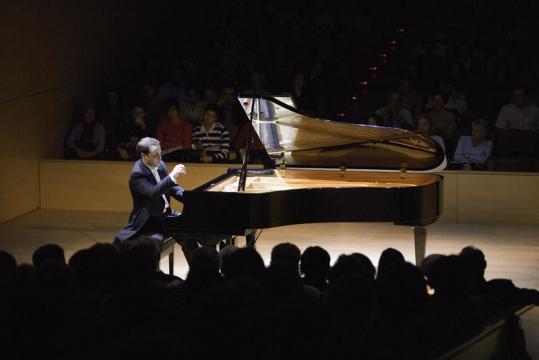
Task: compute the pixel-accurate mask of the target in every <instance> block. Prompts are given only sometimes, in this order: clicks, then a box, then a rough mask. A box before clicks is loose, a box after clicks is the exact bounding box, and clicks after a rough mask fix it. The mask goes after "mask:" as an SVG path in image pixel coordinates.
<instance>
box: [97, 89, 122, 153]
mask: <svg viewBox="0 0 539 360" xmlns="http://www.w3.org/2000/svg"><path fill="white" fill-rule="evenodd" d="M101 114H102V116H101V124H102V125H103V127H104V128H105V132H106V134H107V140H106V145H105V152H106V153H107V156H106V157H107V158H116V155H117V154H116V151H115V150H116V149H117V148H118V144H119V143H120V141H121V140H122V139H123V138H124V136H125V130H126V126H127V119H128V116H127V113H126V109H125V108H124V107H123V106H122V102H121V98H120V92H119V91H117V90H112V89H111V90H109V91H108V92H107V99H106V103H105V106H104V108H103V110H102V112H101Z"/></svg>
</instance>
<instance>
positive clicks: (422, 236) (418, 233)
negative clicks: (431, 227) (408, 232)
mask: <svg viewBox="0 0 539 360" xmlns="http://www.w3.org/2000/svg"><path fill="white" fill-rule="evenodd" d="M426 243H427V229H425V228H424V227H423V226H414V246H415V264H416V266H420V265H421V262H422V261H423V259H424V258H425V245H426Z"/></svg>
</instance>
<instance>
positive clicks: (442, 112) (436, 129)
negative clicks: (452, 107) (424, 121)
mask: <svg viewBox="0 0 539 360" xmlns="http://www.w3.org/2000/svg"><path fill="white" fill-rule="evenodd" d="M445 103H446V96H445V95H444V94H442V93H440V92H438V93H435V94H434V95H433V96H432V109H431V110H430V112H429V115H430V117H431V119H432V120H431V125H432V131H433V133H434V134H436V135H439V136H441V137H442V139H444V142H445V143H446V144H448V143H450V142H452V141H453V140H454V138H455V134H456V130H457V117H456V116H455V114H453V113H452V112H450V111H447V110H446V109H445Z"/></svg>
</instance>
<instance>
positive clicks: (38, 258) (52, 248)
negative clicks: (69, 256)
mask: <svg viewBox="0 0 539 360" xmlns="http://www.w3.org/2000/svg"><path fill="white" fill-rule="evenodd" d="M46 262H56V263H58V264H62V265H65V263H66V259H65V255H64V249H62V248H61V247H60V246H58V245H56V244H47V245H43V246H40V247H38V248H37V250H36V251H34V254H33V255H32V264H34V266H38V265H41V264H44V263H46Z"/></svg>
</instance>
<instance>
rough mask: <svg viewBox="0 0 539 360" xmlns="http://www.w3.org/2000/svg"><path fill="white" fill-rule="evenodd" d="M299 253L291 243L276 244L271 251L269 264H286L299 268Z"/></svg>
mask: <svg viewBox="0 0 539 360" xmlns="http://www.w3.org/2000/svg"><path fill="white" fill-rule="evenodd" d="M300 259H301V251H300V250H299V248H298V247H297V246H296V245H294V244H292V243H288V242H287V243H281V244H277V245H275V246H274V247H273V249H271V256H270V264H271V263H273V262H276V261H282V262H288V263H291V264H293V265H294V266H295V267H296V268H298V267H299V260H300Z"/></svg>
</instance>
